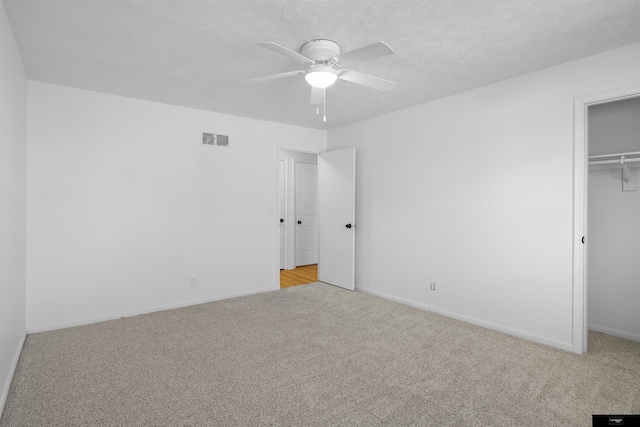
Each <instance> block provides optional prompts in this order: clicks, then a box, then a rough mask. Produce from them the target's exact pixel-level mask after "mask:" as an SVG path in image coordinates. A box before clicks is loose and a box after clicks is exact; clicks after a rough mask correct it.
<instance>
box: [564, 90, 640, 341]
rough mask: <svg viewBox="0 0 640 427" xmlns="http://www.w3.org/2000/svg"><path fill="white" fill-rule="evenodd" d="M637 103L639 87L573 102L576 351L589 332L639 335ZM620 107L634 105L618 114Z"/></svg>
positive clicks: (638, 337) (631, 337)
mask: <svg viewBox="0 0 640 427" xmlns="http://www.w3.org/2000/svg"><path fill="white" fill-rule="evenodd" d="M639 102H640V85H634V86H630V87H626V88H621V89H616V90H612V91H608V92H603V93H597V94H592V95H587V96H583V97H580V98H576V99H575V102H574V104H575V105H574V107H575V110H574V111H575V116H574V138H575V141H574V242H573V248H574V251H573V252H574V269H573V290H574V292H573V295H574V301H573V351H574V352H575V353H579V354H582V353H586V352H587V350H588V331H589V330H594V331H599V332H605V333H608V334H610V335H617V336H621V337H623V338H629V339H638V340H640V331H636V329H637V325H640V323H639V322H638V321H637V320H640V317H638V316H640V315H638V314H637V313H639V312H640V310H639V309H640V306H639V305H638V304H639V303H638V301H639V299H638V298H637V296H638V295H640V289H638V283H640V275H639V273H640V270H638V267H637V266H638V264H639V263H638V261H640V260H639V259H638V253H639V252H638V251H637V244H636V243H637V241H638V237H639V236H636V234H640V225H639V223H638V221H639V220H638V218H640V215H639V214H638V213H634V212H633V210H635V209H638V208H639V207H640V198H639V197H640V194H639V193H638V191H639V190H637V175H638V174H640V173H638V172H637V171H638V169H637V167H638V166H640V161H638V160H631V159H637V158H638V157H640V156H639V155H640V140H638V138H637V135H638V133H637V130H636V129H635V127H637V126H638V125H637V123H638V122H640V121H639V120H638V118H640V117H635V118H634V117H633V116H634V114H636V113H634V112H633V108H637V107H638V105H640V104H639ZM634 106H635V107H634ZM623 107H624V108H628V107H630V108H631V109H632V110H630V111H629V112H627V113H623V114H622V116H621V115H620V111H621V108H623ZM625 114H626V115H628V116H629V117H627V118H626V119H625V118H624V116H625ZM620 120H623V121H625V120H626V122H627V125H626V126H627V127H625V128H623V127H622V126H620ZM636 153H637V154H636ZM632 177H633V178H634V179H635V181H636V183H635V186H634V185H632V183H631V181H632ZM633 188H636V190H633ZM636 205H637V206H636ZM639 212H640V211H639ZM633 245H635V246H633ZM634 257H635V258H634ZM631 258H634V260H635V261H633V260H631ZM634 296H635V297H634Z"/></svg>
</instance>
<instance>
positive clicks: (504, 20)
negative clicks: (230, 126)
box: [4, 0, 640, 129]
mask: <svg viewBox="0 0 640 427" xmlns="http://www.w3.org/2000/svg"><path fill="white" fill-rule="evenodd" d="M4 5H5V9H6V11H7V15H8V18H9V22H10V23H11V26H12V28H13V32H14V35H15V38H16V41H17V44H18V47H19V49H20V51H21V53H22V57H23V60H24V64H25V67H26V70H27V75H28V77H29V78H30V79H33V80H40V81H44V82H50V83H55V84H60V85H65V86H72V87H77V88H82V89H88V90H93V91H98V92H106V93H111V94H116V95H123V96H128V97H133V98H140V99H146V100H151V101H157V102H163V103H168V104H175V105H181V106H186V107H193V108H199V109H204V110H210V111H216V112H221V113H227V114H234V115H240V116H245V117H252V118H256V119H263V120H270V121H274V122H281V123H288V124H293V125H298V126H304V127H310V128H317V129H329V128H334V127H338V126H342V125H345V124H348V123H353V122H356V121H359V120H363V119H367V118H371V117H375V116H377V115H380V114H384V113H388V112H391V111H395V110H399V109H402V108H406V107H410V106H412V105H417V104H421V103H424V102H427V101H430V100H433V99H437V98H441V97H444V96H447V95H451V94H454V93H457V92H462V91H465V90H469V89H472V88H476V87H479V86H483V85H486V84H489V83H492V82H496V81H499V80H504V79H507V78H510V77H513V76H517V75H521V74H525V73H529V72H532V71H535V70H539V69H542V68H546V67H549V66H553V65H556V64H560V63H563V62H567V61H571V60H575V59H578V58H581V57H585V56H589V55H594V54H596V53H599V52H602V51H606V50H610V49H614V48H616V47H620V46H624V45H628V44H631V43H635V42H638V41H640V0H450V1H444V0H208V1H204V0H199V1H196V0H145V1H142V0H4ZM316 38H327V39H331V40H335V41H336V42H338V43H339V44H340V46H341V48H342V51H343V52H345V51H348V50H352V49H355V48H358V47H362V46H365V45H369V44H371V43H375V42H377V41H380V40H382V41H384V42H386V43H388V44H389V45H390V46H391V47H392V48H393V49H394V50H395V54H394V55H389V56H385V57H381V58H377V59H373V60H370V61H366V62H360V63H358V64H354V65H353V66H350V67H349V68H350V69H353V70H357V71H362V72H365V73H369V74H373V75H375V76H378V77H382V78H384V79H388V80H392V81H395V82H397V83H398V86H397V87H396V88H395V89H394V90H393V91H392V92H389V93H383V92H378V91H375V90H373V89H369V88H366V87H362V86H358V85H355V84H353V83H349V82H345V81H338V82H337V83H336V84H335V85H333V86H332V87H331V88H329V89H328V90H327V123H323V122H322V118H321V116H317V115H316V110H315V107H311V106H309V92H310V87H309V86H308V85H307V83H306V82H305V81H304V77H303V76H300V75H298V76H295V77H289V78H286V79H282V80H274V81H269V82H263V83H259V84H251V85H249V84H243V83H241V81H242V80H245V79H250V78H254V77H259V76H263V75H268V74H274V73H279V72H284V71H290V70H297V69H300V66H299V64H297V63H296V62H295V61H292V60H291V59H289V58H287V57H284V56H282V55H278V54H276V53H274V52H271V51H269V50H267V49H264V48H262V47H259V46H257V45H256V43H257V42H264V41H273V42H276V43H278V44H281V45H283V46H286V47H288V48H290V49H292V50H296V51H298V52H299V51H300V47H301V46H302V44H303V43H304V42H305V41H308V40H312V39H316Z"/></svg>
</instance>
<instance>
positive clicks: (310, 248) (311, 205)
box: [296, 162, 318, 266]
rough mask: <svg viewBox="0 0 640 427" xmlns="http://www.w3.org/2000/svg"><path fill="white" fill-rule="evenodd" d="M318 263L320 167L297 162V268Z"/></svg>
mask: <svg viewBox="0 0 640 427" xmlns="http://www.w3.org/2000/svg"><path fill="white" fill-rule="evenodd" d="M317 263H318V165H316V164H312V163H302V162H296V266H298V265H309V264H317Z"/></svg>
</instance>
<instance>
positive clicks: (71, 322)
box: [27, 287, 277, 334]
mask: <svg viewBox="0 0 640 427" xmlns="http://www.w3.org/2000/svg"><path fill="white" fill-rule="evenodd" d="M275 290H277V289H274V288H273V287H270V288H259V289H252V290H250V291H245V292H237V293H233V294H225V295H218V296H214V297H207V298H200V299H195V300H188V301H182V302H178V303H173V304H163V305H157V306H154V307H146V308H141V309H138V310H131V311H126V312H120V313H113V314H107V315H104V316H95V317H85V318H83V319H77V320H69V321H65V322H57V323H50V324H46V325H41V326H34V327H27V333H29V334H35V333H38V332H46V331H54V330H56V329H65V328H72V327H74V326H82V325H90V324H92V323H99V322H106V321H108V320H115V319H120V318H123V317H133V316H138V315H140V314H148V313H154V312H156V311H164V310H173V309H174V308H182V307H189V306H191V305H198V304H206V303H208V302H214V301H222V300H225V299H230V298H237V297H243V296H247V295H253V294H260V293H263V292H269V291H275Z"/></svg>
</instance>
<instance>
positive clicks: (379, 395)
mask: <svg viewBox="0 0 640 427" xmlns="http://www.w3.org/2000/svg"><path fill="white" fill-rule="evenodd" d="M589 344H590V348H589V353H588V354H586V355H581V356H579V355H575V354H572V353H568V352H565V351H562V350H557V349H554V348H551V347H547V346H544V345H540V344H536V343H532V342H529V341H526V340H522V339H519V338H514V337H511V336H508V335H505V334H502V333H499V332H494V331H491V330H487V329H483V328H480V327H477V326H473V325H470V324H467V323H463V322H460V321H457V320H453V319H450V318H446V317H442V316H439V315H436V314H433V313H429V312H425V311H421V310H418V309H415V308H411V307H407V306H403V305H401V304H398V303H394V302H390V301H386V300H383V299H380V298H377V297H374V296H371V295H368V294H364V293H360V292H349V291H344V290H342V289H339V288H335V287H332V286H329V285H325V284H321V283H314V284H310V285H303V286H297V287H294V288H289V289H284V290H280V291H274V292H268V293H263V294H259V295H252V296H247V297H241V298H236V299H231V300H225V301H219V302H215V303H210V304H202V305H198V306H192V307H187V308H182V309H176V310H169V311H163V312H158V313H152V314H146V315H141V316H136V317H130V318H123V319H120V320H113V321H109V322H103V323H97V324H93V325H87V326H81V327H75V328H69V329H64V330H59V331H51V332H43V333H38V334H33V335H29V336H28V337H27V340H26V342H25V345H24V350H23V352H22V356H21V358H20V361H19V364H18V368H17V371H16V375H15V377H14V380H13V383H12V385H11V390H10V392H9V397H8V399H7V405H6V407H5V410H4V415H3V417H2V419H1V420H0V425H1V426H12V427H19V426H64V427H70V426H257V425H295V426H331V425H342V426H352V425H361V426H365V425H366V426H369V425H374V426H375V425H389V426H405V425H416V426H560V425H562V426H574V425H575V426H589V425H591V415H592V414H594V413H595V414H598V413H600V414H603V413H607V414H612V413H617V414H619V413H623V414H629V413H636V414H637V413H640V343H638V342H634V341H628V340H624V339H620V338H614V337H611V336H607V335H604V334H599V333H590V335H589Z"/></svg>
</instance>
